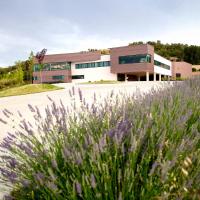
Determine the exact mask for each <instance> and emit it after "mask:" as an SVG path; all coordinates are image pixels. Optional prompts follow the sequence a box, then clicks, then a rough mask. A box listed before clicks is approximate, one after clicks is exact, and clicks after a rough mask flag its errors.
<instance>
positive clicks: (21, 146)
mask: <svg viewBox="0 0 200 200" xmlns="http://www.w3.org/2000/svg"><path fill="white" fill-rule="evenodd" d="M199 87H200V79H195V80H187V81H184V82H178V83H174V85H173V87H167V88H166V89H165V90H163V91H152V92H151V93H150V94H148V95H142V94H139V93H138V94H137V95H133V96H130V95H129V96H128V95H122V94H120V95H115V94H113V93H112V94H110V96H109V97H108V98H107V99H105V101H104V102H101V103H98V102H97V100H96V96H95V95H94V103H93V104H92V105H89V104H88V103H87V102H86V101H85V99H84V98H83V96H82V93H81V91H80V90H78V93H79V97H80V103H81V105H79V106H78V105H77V104H75V102H77V101H76V100H75V102H74V103H72V105H73V107H72V109H69V108H66V107H65V106H64V105H63V103H62V102H60V104H59V105H58V104H56V103H55V102H54V101H53V100H52V99H50V98H49V99H50V101H51V102H52V105H51V107H47V108H46V117H45V118H43V117H42V114H41V113H40V110H39V109H38V108H37V107H32V106H31V105H29V108H30V110H31V111H32V113H33V115H34V118H35V120H36V124H37V126H38V127H37V129H36V130H35V129H34V127H33V125H32V124H31V123H30V122H28V121H27V120H26V119H23V117H22V115H21V114H20V113H19V117H20V120H21V122H20V124H19V126H20V127H21V128H22V129H21V130H20V131H19V130H16V132H15V133H8V136H7V137H6V138H4V140H3V142H2V144H1V151H2V155H1V159H2V162H1V167H0V171H1V181H3V182H4V184H6V185H7V186H10V188H11V189H12V193H11V196H12V197H11V196H10V195H9V196H7V197H6V198H7V199H9V198H10V199H20V200H25V199H26V200H29V199H59V200H62V199H63V200H64V199H135V200H138V199H177V198H179V199H183V198H185V199H198V198H200V195H199V190H200V177H199V176H200V167H199V166H200V157H199V153H200V134H199V132H200V104H199V99H200V88H199ZM75 92H77V91H76V90H75V89H74V88H73V90H72V91H70V94H71V97H72V99H75V98H74V97H73V95H74V94H75ZM79 107H80V108H79ZM73 110H74V112H73V113H72V111H73ZM3 112H4V114H5V116H7V117H8V120H11V121H12V113H10V112H9V111H8V110H4V111H3ZM1 121H2V122H3V123H7V122H6V121H5V120H4V119H1Z"/></svg>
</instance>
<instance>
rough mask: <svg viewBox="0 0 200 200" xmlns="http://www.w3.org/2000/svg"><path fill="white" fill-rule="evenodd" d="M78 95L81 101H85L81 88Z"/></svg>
mask: <svg viewBox="0 0 200 200" xmlns="http://www.w3.org/2000/svg"><path fill="white" fill-rule="evenodd" d="M78 94H79V99H80V101H83V93H82V91H81V89H80V88H78Z"/></svg>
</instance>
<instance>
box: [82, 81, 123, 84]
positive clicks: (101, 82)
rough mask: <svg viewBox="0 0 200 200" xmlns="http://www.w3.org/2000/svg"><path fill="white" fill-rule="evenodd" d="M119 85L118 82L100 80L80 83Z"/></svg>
mask: <svg viewBox="0 0 200 200" xmlns="http://www.w3.org/2000/svg"><path fill="white" fill-rule="evenodd" d="M116 83H120V81H110V80H101V81H93V82H92V81H89V82H85V83H80V84H116Z"/></svg>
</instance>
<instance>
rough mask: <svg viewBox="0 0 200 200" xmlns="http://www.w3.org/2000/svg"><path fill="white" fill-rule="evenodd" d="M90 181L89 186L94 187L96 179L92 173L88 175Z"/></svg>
mask: <svg viewBox="0 0 200 200" xmlns="http://www.w3.org/2000/svg"><path fill="white" fill-rule="evenodd" d="M90 181H91V186H92V188H96V185H97V184H96V179H95V177H94V174H91V176H90Z"/></svg>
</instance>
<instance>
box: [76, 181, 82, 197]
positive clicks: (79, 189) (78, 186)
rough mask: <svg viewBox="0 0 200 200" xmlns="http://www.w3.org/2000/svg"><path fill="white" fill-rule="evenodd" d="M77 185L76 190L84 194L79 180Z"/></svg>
mask: <svg viewBox="0 0 200 200" xmlns="http://www.w3.org/2000/svg"><path fill="white" fill-rule="evenodd" d="M75 187H76V192H77V193H78V194H79V195H81V194H82V188H81V184H80V183H79V182H76V183H75Z"/></svg>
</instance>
